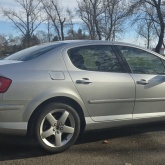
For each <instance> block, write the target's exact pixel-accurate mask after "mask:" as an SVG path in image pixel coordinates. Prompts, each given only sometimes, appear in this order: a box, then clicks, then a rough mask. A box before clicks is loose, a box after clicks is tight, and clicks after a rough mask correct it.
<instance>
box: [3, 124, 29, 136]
mask: <svg viewBox="0 0 165 165" xmlns="http://www.w3.org/2000/svg"><path fill="white" fill-rule="evenodd" d="M26 132H27V122H0V134H14V135H26Z"/></svg>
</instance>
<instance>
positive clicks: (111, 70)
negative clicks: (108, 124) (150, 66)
mask: <svg viewBox="0 0 165 165" xmlns="http://www.w3.org/2000/svg"><path fill="white" fill-rule="evenodd" d="M63 54H64V59H65V61H66V65H67V68H68V70H69V73H70V76H71V78H72V80H73V83H74V84H75V86H76V88H77V90H78V92H79V94H80V96H81V98H82V100H83V101H84V103H85V105H86V107H87V109H88V111H89V113H90V116H91V118H92V119H93V120H94V121H109V120H125V119H131V118H132V112H133V107H134V99H135V84H134V81H133V79H132V77H131V76H130V75H129V74H128V73H124V70H123V68H122V66H121V63H120V62H119V59H118V57H117V56H116V55H115V54H114V52H113V49H112V46H110V45H90V46H79V47H73V48H70V49H66V50H65V51H64V52H63Z"/></svg>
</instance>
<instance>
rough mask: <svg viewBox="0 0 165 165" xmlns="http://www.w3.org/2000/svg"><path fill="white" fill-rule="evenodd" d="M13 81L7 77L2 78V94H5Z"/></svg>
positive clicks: (0, 81) (0, 86) (0, 83)
mask: <svg viewBox="0 0 165 165" xmlns="http://www.w3.org/2000/svg"><path fill="white" fill-rule="evenodd" d="M11 82H12V81H11V80H10V79H8V78H6V77H0V93H5V92H6V91H7V90H8V88H9V87H10V84H11Z"/></svg>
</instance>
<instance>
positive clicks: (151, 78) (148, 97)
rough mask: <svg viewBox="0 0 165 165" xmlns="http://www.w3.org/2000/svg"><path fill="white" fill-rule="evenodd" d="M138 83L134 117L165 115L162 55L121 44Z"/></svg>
mask: <svg viewBox="0 0 165 165" xmlns="http://www.w3.org/2000/svg"><path fill="white" fill-rule="evenodd" d="M119 48H120V50H121V52H122V53H123V56H124V57H125V59H126V61H127V63H128V65H129V67H130V69H131V70H132V74H131V76H132V77H133V79H134V81H135V84H136V100H135V108H134V113H133V118H136V119H140V118H151V117H153V118H154V117H161V116H165V75H164V74H165V67H164V62H163V61H164V60H163V59H161V58H160V57H158V56H156V55H154V54H152V53H150V52H147V51H144V50H141V49H138V48H133V47H125V46H119Z"/></svg>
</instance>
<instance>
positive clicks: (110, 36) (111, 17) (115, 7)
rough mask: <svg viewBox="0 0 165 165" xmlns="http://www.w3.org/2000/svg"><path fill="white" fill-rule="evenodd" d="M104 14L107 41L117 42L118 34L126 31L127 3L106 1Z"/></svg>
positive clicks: (121, 0)
mask: <svg viewBox="0 0 165 165" xmlns="http://www.w3.org/2000/svg"><path fill="white" fill-rule="evenodd" d="M103 8H104V9H105V10H104V14H103V16H104V17H103V19H102V25H103V27H102V29H103V34H104V38H105V39H106V40H115V38H116V34H119V33H122V32H123V30H124V21H125V20H126V18H127V3H126V2H125V1H123V0H104V1H103Z"/></svg>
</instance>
